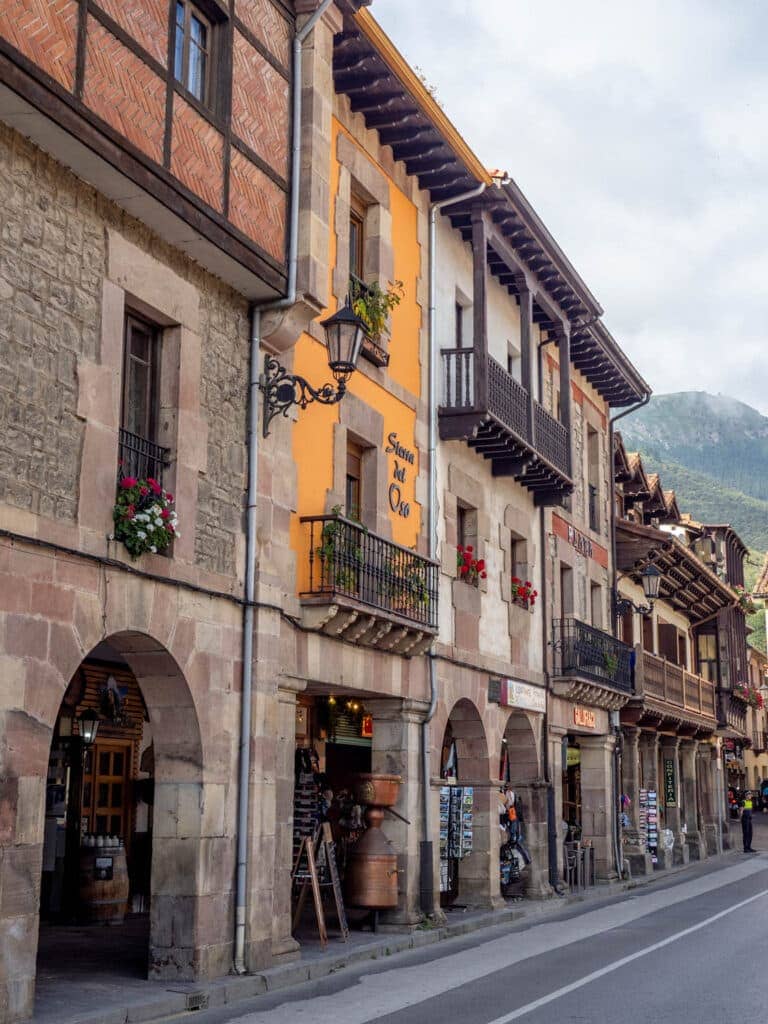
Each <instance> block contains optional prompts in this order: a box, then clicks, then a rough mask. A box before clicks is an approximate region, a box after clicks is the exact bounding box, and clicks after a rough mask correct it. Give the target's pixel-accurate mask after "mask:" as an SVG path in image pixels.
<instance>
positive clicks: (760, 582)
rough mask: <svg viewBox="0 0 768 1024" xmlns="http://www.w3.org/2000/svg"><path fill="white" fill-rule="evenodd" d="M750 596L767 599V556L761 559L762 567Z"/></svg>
mask: <svg viewBox="0 0 768 1024" xmlns="http://www.w3.org/2000/svg"><path fill="white" fill-rule="evenodd" d="M752 596H753V597H768V554H766V556H765V558H764V559H763V567H762V569H761V570H760V575H759V576H758V577H757V580H756V581H755V585H754V587H753V588H752Z"/></svg>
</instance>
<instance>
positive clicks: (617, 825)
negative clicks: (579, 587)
mask: <svg viewBox="0 0 768 1024" xmlns="http://www.w3.org/2000/svg"><path fill="white" fill-rule="evenodd" d="M650 400H651V393H650V391H649V392H648V393H647V394H646V395H644V396H643V398H642V399H641V401H639V402H635V404H634V405H630V407H629V408H628V409H625V410H624V411H623V412H620V413H617V414H616V415H615V416H611V417H610V419H609V420H608V457H609V459H610V460H611V461H610V466H611V473H610V479H611V495H610V499H611V514H610V529H611V538H610V539H611V577H612V578H611V626H612V630H611V631H612V633H613V635H614V636H616V634H617V632H618V621H617V618H616V592H617V591H616V588H617V586H618V573H617V571H616V482H615V480H614V470H613V425H614V423H615V422H616V421H617V420H620V419H622V418H623V417H624V416H629V414H630V413H631V412H636V411H637V410H638V409H642V407H643V406H644V405H647V404H648V402H650ZM613 714H615V715H616V716H617V719H618V714H619V712H618V711H617V712H613ZM613 733H614V740H615V742H614V748H613V856H614V860H615V862H616V872H617V874H618V876H619V878H623V877H624V858H623V856H622V853H621V821H620V818H619V799H620V797H621V725H620V724H619V721H618V720H617V721H616V723H615V724H614V726H613Z"/></svg>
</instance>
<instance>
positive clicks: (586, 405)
mask: <svg viewBox="0 0 768 1024" xmlns="http://www.w3.org/2000/svg"><path fill="white" fill-rule="evenodd" d="M574 404H575V403H574ZM579 404H580V407H581V416H582V460H581V461H582V465H581V467H580V469H581V475H579V474H576V477H575V479H574V484H575V486H576V488H577V489H578V488H579V487H581V488H583V502H584V522H583V528H584V532H585V533H587V534H589V535H592V536H594V537H605V536H606V534H607V531H608V523H607V521H606V519H607V514H606V509H605V467H606V453H607V444H608V440H607V430H606V424H605V417H604V416H603V415H602V414H601V413H600V412H599V411H598V410H597V409H595V408H594V406H593V405H592V403H591V402H589V400H588V399H586V398H585V399H584V401H583V402H581V403H579ZM588 427H590V428H591V429H592V430H594V431H595V433H596V434H597V444H598V463H597V465H598V476H597V509H598V526H599V527H600V529H599V530H597V532H595V531H594V530H591V529H590V526H589V504H588V500H589V499H588V489H587V485H588V483H589V450H588V445H587V437H588V433H589V432H588V430H587V428H588Z"/></svg>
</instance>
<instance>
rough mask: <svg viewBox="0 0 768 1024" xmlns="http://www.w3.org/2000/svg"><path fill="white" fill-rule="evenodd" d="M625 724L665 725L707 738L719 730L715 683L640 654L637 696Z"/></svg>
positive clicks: (636, 667) (642, 653) (679, 667)
mask: <svg viewBox="0 0 768 1024" xmlns="http://www.w3.org/2000/svg"><path fill="white" fill-rule="evenodd" d="M622 721H623V722H624V721H626V722H628V723H629V722H636V723H639V724H643V725H654V726H660V725H663V726H665V727H667V728H674V729H677V730H678V731H679V732H680V733H681V734H682V735H691V736H693V735H696V734H700V735H702V736H703V735H706V734H711V733H712V732H714V730H715V728H716V727H717V704H716V687H715V683H713V682H711V680H709V679H704V678H703V677H702V676H698V675H695V674H694V673H693V672H689V671H688V670H687V669H685V668H683V667H682V666H680V665H675V664H673V663H672V662H671V661H667V660H666V658H659V657H657V656H656V655H655V654H649V653H648V651H642V650H639V651H638V652H637V659H636V665H635V695H634V697H633V700H632V702H631V705H630V706H629V707H628V708H625V709H624V711H622Z"/></svg>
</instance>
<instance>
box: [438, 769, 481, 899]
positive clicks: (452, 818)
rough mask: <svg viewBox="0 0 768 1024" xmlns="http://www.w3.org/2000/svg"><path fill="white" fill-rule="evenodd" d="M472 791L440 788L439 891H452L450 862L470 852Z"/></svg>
mask: <svg viewBox="0 0 768 1024" xmlns="http://www.w3.org/2000/svg"><path fill="white" fill-rule="evenodd" d="M474 792H475V791H474V789H473V787H472V786H441V787H440V891H441V892H448V890H449V889H450V888H451V884H450V882H451V875H452V871H451V868H450V862H451V861H454V862H455V861H460V860H463V858H464V857H468V856H469V855H470V854H471V853H472V847H473V841H474V810H473V808H474Z"/></svg>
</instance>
